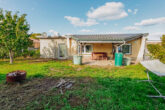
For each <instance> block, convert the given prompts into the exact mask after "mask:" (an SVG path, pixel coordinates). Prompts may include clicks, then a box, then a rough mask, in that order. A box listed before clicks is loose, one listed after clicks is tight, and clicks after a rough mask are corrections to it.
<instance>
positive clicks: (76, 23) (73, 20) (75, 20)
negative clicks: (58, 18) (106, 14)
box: [64, 16, 98, 26]
mask: <svg viewBox="0 0 165 110" xmlns="http://www.w3.org/2000/svg"><path fill="white" fill-rule="evenodd" d="M64 18H65V19H67V20H68V21H70V23H71V24H73V25H74V26H92V25H96V24H98V23H97V22H96V20H94V19H87V21H86V22H85V21H83V20H81V19H80V18H78V17H72V16H65V17H64Z"/></svg>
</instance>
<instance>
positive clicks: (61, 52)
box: [58, 44, 67, 59]
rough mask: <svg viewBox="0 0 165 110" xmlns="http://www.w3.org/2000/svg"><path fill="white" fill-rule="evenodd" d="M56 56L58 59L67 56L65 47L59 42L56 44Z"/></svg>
mask: <svg viewBox="0 0 165 110" xmlns="http://www.w3.org/2000/svg"><path fill="white" fill-rule="evenodd" d="M58 50H59V51H58V57H59V59H66V57H67V54H66V53H67V48H66V45H65V44H59V45H58Z"/></svg>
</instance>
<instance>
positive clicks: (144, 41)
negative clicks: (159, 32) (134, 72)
mask: <svg viewBox="0 0 165 110" xmlns="http://www.w3.org/2000/svg"><path fill="white" fill-rule="evenodd" d="M146 39H147V37H146V36H143V37H142V41H141V47H140V50H139V53H138V56H137V59H136V62H135V64H137V63H139V62H140V61H142V60H143V58H144V51H145V47H146Z"/></svg>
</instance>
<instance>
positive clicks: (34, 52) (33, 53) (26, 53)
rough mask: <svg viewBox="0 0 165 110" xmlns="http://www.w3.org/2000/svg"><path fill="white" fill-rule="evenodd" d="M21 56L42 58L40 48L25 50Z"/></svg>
mask: <svg viewBox="0 0 165 110" xmlns="http://www.w3.org/2000/svg"><path fill="white" fill-rule="evenodd" d="M21 56H23V57H24V58H26V57H31V58H40V50H24V51H23V52H22V55H21Z"/></svg>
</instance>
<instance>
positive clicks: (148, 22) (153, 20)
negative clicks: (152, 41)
mask: <svg viewBox="0 0 165 110" xmlns="http://www.w3.org/2000/svg"><path fill="white" fill-rule="evenodd" d="M162 23H165V17H160V18H151V19H146V20H142V21H141V22H139V23H135V25H136V26H150V25H157V24H162Z"/></svg>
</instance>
